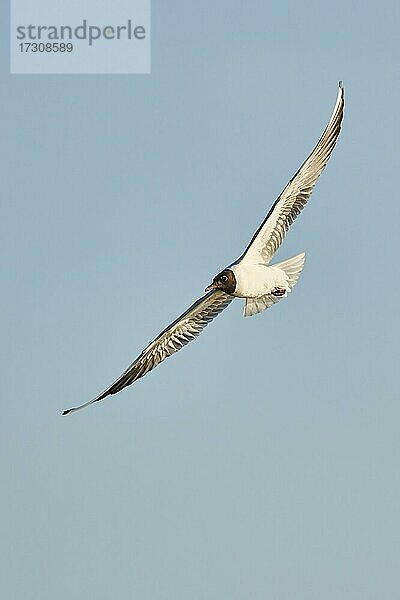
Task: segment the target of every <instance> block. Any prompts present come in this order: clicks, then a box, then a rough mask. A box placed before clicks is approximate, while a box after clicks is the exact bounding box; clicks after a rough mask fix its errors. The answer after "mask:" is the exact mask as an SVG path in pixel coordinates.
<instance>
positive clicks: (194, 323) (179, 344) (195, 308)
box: [62, 290, 233, 415]
mask: <svg viewBox="0 0 400 600" xmlns="http://www.w3.org/2000/svg"><path fill="white" fill-rule="evenodd" d="M232 300H233V296H228V294H225V292H222V291H221V290H213V291H211V292H208V294H205V296H203V297H202V298H200V299H199V300H197V301H196V302H195V303H194V304H192V306H190V307H189V308H188V309H187V310H186V311H185V312H184V313H183V314H182V315H181V316H180V317H178V319H176V320H175V321H174V322H173V323H171V325H168V327H167V328H166V329H164V331H162V332H161V333H160V335H158V336H157V337H156V338H155V340H153V341H152V342H151V344H149V345H148V346H147V348H145V349H144V350H143V352H142V353H141V354H140V355H139V356H138V357H137V359H136V360H135V361H134V362H133V363H132V364H131V365H130V366H129V367H128V368H127V369H126V371H124V372H123V373H122V375H120V377H118V379H117V380H116V381H115V382H114V383H113V384H112V385H111V386H110V387H108V388H107V389H106V390H104V392H102V393H101V394H100V395H99V396H97V397H96V398H93V400H89V402H86V403H85V404H82V405H81V406H77V407H74V408H69V409H67V410H64V411H63V413H62V414H63V415H67V414H69V413H72V412H75V411H77V410H80V409H82V408H85V407H86V406H89V405H90V404H93V403H94V402H98V401H99V400H103V398H106V397H107V396H109V395H110V394H116V393H117V392H119V391H121V390H122V389H124V388H125V387H127V386H128V385H131V383H133V382H134V381H136V380H137V379H139V378H140V377H143V376H144V375H146V373H148V372H149V371H151V370H152V369H154V368H155V367H156V366H157V365H159V364H160V363H161V362H162V361H163V360H165V359H166V358H168V357H169V356H171V355H172V354H175V352H178V350H180V349H181V348H183V346H186V344H188V343H189V342H191V341H192V340H194V338H195V337H196V336H198V335H199V333H201V332H202V331H203V329H204V328H205V327H206V326H207V325H208V324H209V323H210V322H211V321H212V320H213V319H214V318H215V317H216V316H217V315H219V313H220V312H222V311H223V310H224V308H226V307H227V306H228V305H229V304H230V303H231V302H232Z"/></svg>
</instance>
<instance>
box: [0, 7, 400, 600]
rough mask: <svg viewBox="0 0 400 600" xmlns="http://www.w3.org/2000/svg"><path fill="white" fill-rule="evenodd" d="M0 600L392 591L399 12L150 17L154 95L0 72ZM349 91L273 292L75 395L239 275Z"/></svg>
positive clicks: (104, 81)
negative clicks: (282, 284)
mask: <svg viewBox="0 0 400 600" xmlns="http://www.w3.org/2000/svg"><path fill="white" fill-rule="evenodd" d="M0 16H1V19H0V22H1V23H2V25H1V27H2V52H1V54H0V57H1V58H0V61H1V95H2V110H1V132H2V134H1V167H2V209H1V210H2V216H1V259H2V276H1V280H2V294H1V300H2V302H1V303H2V310H1V319H2V332H3V333H2V336H1V339H2V344H1V352H2V356H1V364H2V385H1V408H2V414H1V425H0V427H1V430H0V440H1V451H0V461H1V468H2V471H1V480H0V481H1V494H0V498H1V499H0V503H1V510H0V519H1V557H0V569H1V571H2V573H1V576H0V596H1V597H2V598H7V600H14V599H16V600H37V599H40V600H54V599H55V598H57V599H58V600H64V599H65V600H67V599H68V600H75V599H76V600H80V599H91V598H93V599H98V600H108V599H111V598H118V599H131V598H134V599H135V600H136V599H137V600H187V599H190V600H221V599H225V598H226V599H229V600H243V599H251V600H264V599H266V598H273V599H277V600H312V599H315V600H316V599H321V598H323V599H324V600H337V599H338V598H340V599H341V600H375V599H379V600H382V599H390V600H391V599H393V598H398V597H400V569H399V563H400V517H399V506H400V469H399V461H400V438H399V428H400V403H399V391H398V379H399V378H398V370H399V360H398V339H399V327H398V324H399V319H398V305H399V293H400V286H399V266H398V260H399V242H398V240H399V233H398V222H399V216H400V215H399V202H400V201H399V185H398V181H397V180H398V174H399V153H398V149H399V142H398V140H399V106H400V85H399V79H398V50H399V48H398V27H399V3H398V2H395V1H393V2H389V1H383V2H379V3H373V2H368V1H367V2H351V3H349V2H348V1H342V0H340V1H338V2H334V3H332V2H331V3H327V2H322V3H321V2H316V1H315V2H309V1H306V2H301V3H299V2H294V1H292V2H289V3H287V2H286V3H285V2H280V3H275V2H274V3H267V2H264V1H261V0H256V1H254V2H252V3H251V6H249V5H248V3H245V2H239V1H237V0H233V1H232V0H230V1H229V2H228V1H225V0H223V1H220V2H218V3H215V2H211V1H209V0H207V1H204V2H197V3H196V2H187V1H186V0H185V1H183V0H181V1H176V2H172V3H165V2H159V1H153V4H152V74H151V75H143V76H134V75H133V76H130V75H127V76H96V75H94V76H16V75H14V76H10V75H9V74H8V72H9V63H8V59H9V53H8V29H7V24H8V13H7V12H6V10H5V7H4V3H3V7H2V9H1V15H0ZM339 79H343V81H344V84H345V86H346V100H347V105H346V115H345V121H344V127H343V132H342V135H341V137H340V139H339V143H338V145H337V147H336V149H335V151H334V154H333V156H332V159H331V161H330V163H329V165H328V167H327V169H326V171H325V172H324V173H323V175H322V177H321V179H320V180H319V183H318V184H317V187H316V190H315V192H314V194H313V196H312V198H311V201H310V203H309V205H308V206H307V208H306V209H305V210H304V212H303V213H302V214H301V216H300V217H299V218H298V219H297V221H296V222H295V224H294V226H293V228H292V229H291V231H290V233H289V235H288V236H287V237H286V240H285V242H284V244H283V246H282V247H281V249H280V251H279V254H278V256H277V258H278V259H284V258H287V257H290V256H292V255H293V254H296V253H297V252H300V251H302V250H305V251H306V252H307V262H306V267H305V270H304V274H303V275H302V277H301V279H300V281H299V283H298V285H297V287H296V289H295V291H294V293H293V294H292V295H291V297H290V298H289V299H288V300H285V301H283V302H280V303H279V304H278V305H277V306H274V307H273V308H271V309H270V310H268V311H266V312H264V313H262V314H261V315H258V316H256V317H252V318H249V319H243V318H242V316H241V312H242V302H241V301H235V302H234V303H233V305H232V306H231V307H230V308H228V309H227V310H226V311H225V312H224V313H223V314H222V315H221V316H220V317H218V318H217V319H216V320H215V322H214V323H213V324H212V325H210V327H208V328H207V329H206V330H205V331H204V333H203V334H202V335H201V336H200V338H199V339H198V340H196V341H195V342H193V343H192V344H190V345H189V346H188V347H187V348H185V349H184V350H183V351H182V352H179V353H178V354H177V355H175V356H174V357H173V358H171V359H168V360H167V361H166V362H164V363H163V364H162V365H161V366H160V367H159V368H157V369H156V370H155V371H154V372H152V373H151V374H150V375H148V376H147V377H146V378H145V379H142V380H141V381H140V382H138V383H137V384H135V385H134V386H132V387H129V388H127V389H126V390H125V391H124V392H122V393H121V394H119V395H118V396H116V397H115V396H114V397H113V398H111V399H108V400H106V401H104V402H103V403H101V404H97V405H95V406H93V407H91V408H90V409H88V410H86V411H84V412H82V413H78V414H76V415H73V416H71V417H69V418H62V417H61V416H60V411H61V410H62V409H63V408H66V407H68V406H70V405H71V404H76V403H81V402H83V401H85V400H87V399H89V398H90V397H92V396H93V395H95V394H97V393H98V392H99V391H101V390H102V389H103V388H104V387H106V386H107V385H108V384H109V383H111V381H112V380H113V379H115V378H116V377H117V376H118V375H119V374H120V372H121V371H122V369H123V368H125V367H126V366H127V364H128V363H129V362H130V361H131V360H132V359H133V358H135V357H136V355H137V354H138V353H139V352H140V351H141V350H142V348H143V347H144V346H145V345H146V344H147V343H148V342H149V341H150V340H151V339H152V338H153V337H154V335H155V334H157V333H158V332H159V331H160V330H161V329H163V328H164V327H165V326H166V325H167V324H168V323H169V322H170V320H172V319H174V318H175V317H176V316H177V315H178V314H180V313H181V312H182V311H183V310H184V309H185V308H186V307H187V306H188V305H189V304H190V303H191V302H192V301H193V300H194V299H196V298H197V297H198V296H199V295H201V293H202V291H203V289H204V287H205V285H207V284H208V283H209V281H210V277H211V276H212V275H214V274H215V273H216V272H217V271H218V270H219V269H220V268H221V267H223V266H225V264H226V263H228V262H229V261H231V260H233V259H234V258H236V257H237V256H238V255H239V254H240V253H241V252H242V250H243V248H244V247H245V245H246V244H247V242H248V240H249V238H250V236H251V235H252V233H253V231H254V230H255V228H256V227H257V226H258V224H259V222H260V221H261V219H262V218H263V217H264V216H265V214H266V212H267V211H268V209H269V207H270V205H271V204H272V202H273V201H274V199H275V198H276V196H277V195H278V194H279V192H280V191H281V189H282V188H283V187H284V185H285V184H286V183H287V181H288V179H289V178H290V177H291V176H292V175H293V174H294V172H295V171H296V170H297V168H298V166H299V164H300V163H301V162H302V161H303V160H304V158H305V157H306V155H307V154H308V152H309V151H310V150H311V149H312V147H313V145H314V143H315V142H316V140H317V138H318V137H319V135H320V134H321V132H322V129H323V127H324V126H325V124H326V122H327V119H328V118H329V115H330V113H331V110H332V107H333V104H334V101H335V98H336V92H337V82H338V80H339Z"/></svg>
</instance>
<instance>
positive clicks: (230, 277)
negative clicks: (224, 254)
mask: <svg viewBox="0 0 400 600" xmlns="http://www.w3.org/2000/svg"><path fill="white" fill-rule="evenodd" d="M235 289H236V277H235V275H234V273H233V271H231V269H224V270H223V271H221V273H218V275H216V276H215V277H214V279H213V281H212V284H211V285H209V286H208V287H206V289H205V291H206V292H210V291H211V290H222V291H223V292H225V293H226V294H233V293H234V292H235Z"/></svg>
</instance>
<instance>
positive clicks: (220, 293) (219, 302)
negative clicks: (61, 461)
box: [62, 82, 344, 415]
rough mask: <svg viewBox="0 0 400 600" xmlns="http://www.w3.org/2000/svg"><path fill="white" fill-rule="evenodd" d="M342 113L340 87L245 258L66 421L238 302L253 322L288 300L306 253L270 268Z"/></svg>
mask: <svg viewBox="0 0 400 600" xmlns="http://www.w3.org/2000/svg"><path fill="white" fill-rule="evenodd" d="M343 109H344V89H343V85H342V83H341V82H339V90H338V95H337V100H336V104H335V107H334V109H333V112H332V116H331V118H330V119H329V122H328V125H327V126H326V129H325V131H324V132H323V134H322V136H321V138H320V140H319V141H318V143H317V145H316V146H315V148H314V150H313V151H312V152H311V154H310V156H309V157H308V158H307V159H306V160H305V162H304V163H303V164H302V166H301V167H300V169H299V170H298V171H297V173H296V174H295V176H294V177H293V178H292V179H291V180H290V181H289V183H288V184H287V186H286V187H285V189H284V190H283V192H282V193H281V195H280V196H279V197H278V198H277V200H276V201H275V203H274V204H273V206H272V208H271V210H270V211H269V213H268V214H267V216H266V217H265V219H264V221H263V222H262V223H261V225H260V227H259V228H258V229H257V231H256V232H255V234H254V235H253V237H252V239H251V241H250V243H249V245H248V246H247V248H246V250H245V251H244V253H243V254H242V256H241V257H240V258H239V259H238V260H236V261H235V262H233V263H232V264H231V265H229V266H228V267H227V268H226V269H224V270H223V271H222V272H221V273H219V274H218V275H216V276H215V277H214V279H213V282H212V283H211V285H209V286H208V287H207V288H206V290H205V291H206V294H205V295H204V296H202V297H201V298H200V299H199V300H197V301H196V302H195V303H194V304H192V306H190V308H188V309H187V310H186V311H185V312H184V313H183V314H182V315H181V316H180V317H178V318H177V319H176V320H175V321H174V322H173V323H171V324H170V325H168V327H167V328H166V329H164V331H162V332H161V333H160V334H159V335H158V336H157V337H156V338H155V340H154V341H152V342H151V344H149V345H148V346H147V348H145V349H144V350H143V352H142V353H141V354H140V355H139V356H138V357H137V359H136V360H135V361H134V362H133V363H132V364H131V365H130V366H129V367H128V368H127V369H126V371H124V373H122V375H121V376H120V377H118V379H117V380H116V381H115V382H114V383H113V384H112V385H111V386H110V387H108V388H107V389H106V390H105V391H104V392H102V393H101V394H99V396H97V397H96V398H94V399H93V400H89V402H86V403H85V404H82V405H81V406H77V407H75V408H69V409H67V410H64V412H63V413H62V414H63V415H67V414H69V413H72V412H75V411H77V410H80V409H81V408H85V407H86V406H89V405H90V404H93V403H94V402H98V401H99V400H102V399H103V398H106V396H109V395H111V394H116V393H117V392H119V391H121V390H122V389H123V388H125V387H126V386H128V385H130V384H131V383H133V382H134V381H136V380H137V379H139V378H140V377H143V376H144V375H146V373H148V372H149V371H151V370H152V369H154V368H155V367H156V366H157V365H158V364H160V363H161V362H162V361H163V360H164V359H165V358H167V357H168V356H171V355H172V354H174V353H175V352H177V351H178V350H180V349H181V348H183V346H185V345H186V344H187V343H188V342H190V341H191V340H193V339H194V338H195V337H196V336H197V335H199V333H201V331H202V330H203V329H204V328H205V327H206V326H207V325H208V323H210V322H211V321H212V320H213V319H214V318H215V317H216V316H217V315H219V313H220V312H222V311H223V310H224V308H226V307H227V306H228V305H229V304H230V303H231V302H232V300H233V299H234V298H244V299H245V306H244V316H250V315H255V314H256V313H259V312H261V311H262V310H264V309H266V308H269V307H270V306H272V305H273V304H275V302H278V301H279V300H280V299H281V298H284V297H286V296H287V295H288V293H289V292H290V291H291V290H292V288H293V286H294V285H295V283H296V281H297V279H298V278H299V275H300V273H301V270H302V268H303V266H304V259H305V254H304V252H303V253H301V254H298V255H297V256H294V257H293V258H289V259H288V260H284V261H283V262H279V263H276V264H274V265H271V266H269V262H270V261H271V259H272V257H273V255H274V254H275V252H276V251H277V249H278V247H279V246H280V244H281V243H282V240H283V238H284V237H285V234H286V232H287V231H288V229H289V227H290V225H291V224H292V223H293V221H294V219H295V218H296V217H297V215H298V214H299V213H300V212H301V210H302V209H303V208H304V206H305V205H306V203H307V201H308V199H309V197H310V195H311V192H312V191H313V188H314V185H315V183H316V181H317V179H318V177H319V175H320V174H321V172H322V170H323V169H324V167H325V165H326V163H327V162H328V159H329V157H330V155H331V153H332V150H333V148H334V147H335V144H336V140H337V138H338V136H339V133H340V128H341V123H342V119H343Z"/></svg>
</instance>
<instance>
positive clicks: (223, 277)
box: [221, 275, 228, 283]
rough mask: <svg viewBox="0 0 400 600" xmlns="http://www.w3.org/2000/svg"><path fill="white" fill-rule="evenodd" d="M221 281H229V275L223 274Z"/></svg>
mask: <svg viewBox="0 0 400 600" xmlns="http://www.w3.org/2000/svg"><path fill="white" fill-rule="evenodd" d="M221 281H222V283H226V282H227V281H228V276H227V275H221Z"/></svg>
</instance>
